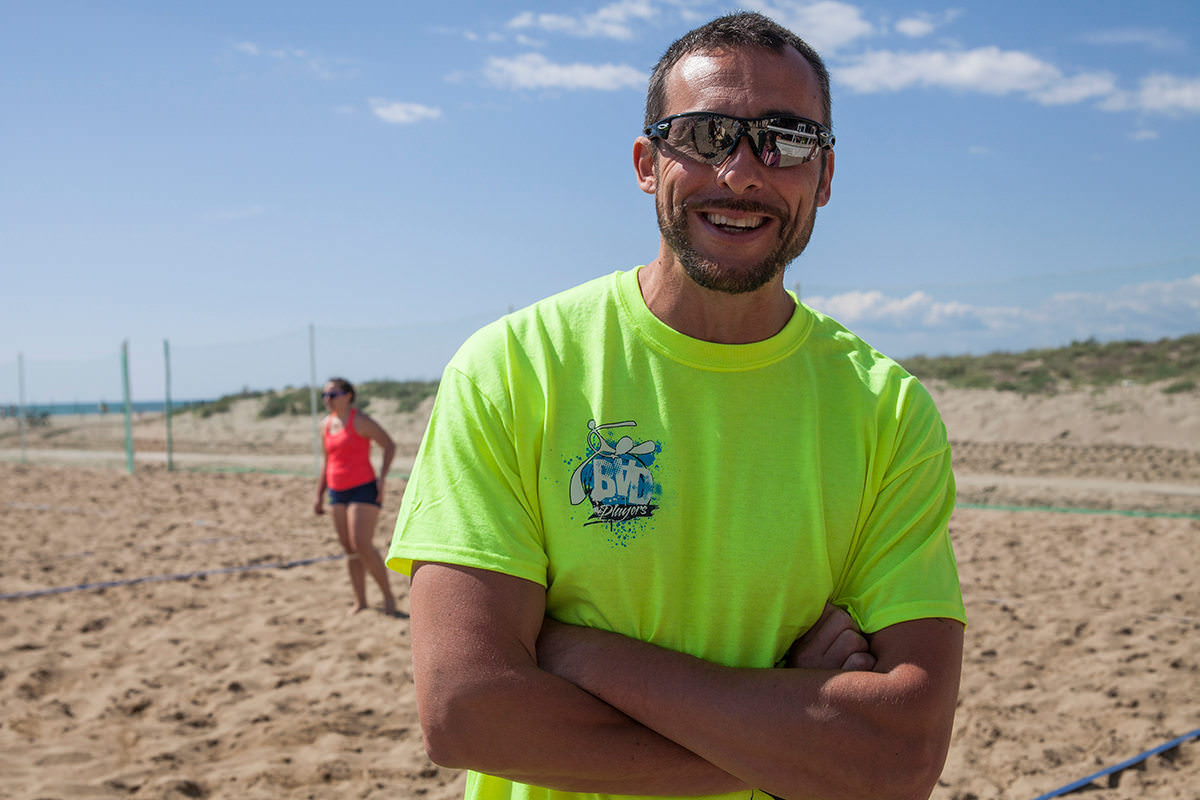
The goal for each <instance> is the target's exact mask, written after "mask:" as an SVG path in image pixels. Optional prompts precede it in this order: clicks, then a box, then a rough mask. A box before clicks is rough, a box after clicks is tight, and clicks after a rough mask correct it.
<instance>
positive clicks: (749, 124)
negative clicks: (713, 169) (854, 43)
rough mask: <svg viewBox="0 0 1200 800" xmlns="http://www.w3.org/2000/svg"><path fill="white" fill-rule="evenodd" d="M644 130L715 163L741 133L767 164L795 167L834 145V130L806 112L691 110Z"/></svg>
mask: <svg viewBox="0 0 1200 800" xmlns="http://www.w3.org/2000/svg"><path fill="white" fill-rule="evenodd" d="M645 134H646V135H647V136H649V137H650V138H651V139H661V140H662V141H663V142H664V143H665V144H666V145H667V146H668V147H670V148H671V149H672V150H675V151H677V152H679V153H680V154H682V155H684V156H686V157H688V158H690V159H692V160H693V161H700V162H702V163H704V164H712V165H713V166H716V165H718V164H723V163H724V162H725V159H727V158H729V156H730V154H732V153H733V151H734V150H735V149H736V148H737V146H738V142H740V141H741V140H742V137H743V136H745V137H747V138H748V139H749V140H750V147H751V148H752V149H753V150H754V154H755V155H756V156H758V160H759V161H761V162H762V163H763V164H764V165H766V166H768V167H794V166H796V165H798V164H804V163H805V162H808V161H811V160H812V159H813V158H815V157H816V155H817V153H819V152H820V151H821V150H832V149H833V132H832V131H830V130H829V128H826V127H825V126H824V125H822V124H821V123H819V122H814V121H813V120H811V119H805V118H804V117H789V116H776V117H759V118H758V119H744V118H742V117H730V116H727V115H725V114H714V113H712V112H709V111H689V112H687V113H686V114H675V115H674V116H670V117H667V118H665V119H660V120H659V121H658V122H656V123H654V124H653V125H651V126H650V127H648V128H646V130H645Z"/></svg>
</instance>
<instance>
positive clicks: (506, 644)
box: [410, 562, 546, 677]
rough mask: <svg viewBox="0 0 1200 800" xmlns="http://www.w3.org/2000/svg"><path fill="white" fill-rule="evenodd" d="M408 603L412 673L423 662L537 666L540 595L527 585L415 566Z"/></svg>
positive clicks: (494, 575) (452, 568)
mask: <svg viewBox="0 0 1200 800" xmlns="http://www.w3.org/2000/svg"><path fill="white" fill-rule="evenodd" d="M410 603H411V609H412V637H413V664H414V670H420V669H421V668H422V666H424V665H423V664H422V665H420V666H419V662H424V661H425V660H426V659H457V660H458V663H460V664H463V665H464V666H465V665H466V664H467V663H474V662H475V661H476V660H480V661H482V662H484V663H485V664H486V663H496V662H497V660H498V659H499V660H500V661H507V660H508V659H517V660H521V659H524V660H525V661H526V662H527V663H536V661H537V658H536V655H535V650H534V646H535V644H536V642H537V635H538V631H539V630H540V629H541V625H542V617H543V616H544V614H545V608H546V590H545V589H544V588H543V587H542V586H540V585H538V584H536V583H534V582H532V581H527V580H524V579H522V578H516V577H513V576H511V575H506V574H504V573H500V572H493V571H490V570H485V569H478V568H474V567H463V566H457V565H454V564H442V563H434V562H418V563H416V564H414V565H413V572H412V586H411V589H410ZM418 677H419V676H418Z"/></svg>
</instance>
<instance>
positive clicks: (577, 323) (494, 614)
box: [388, 14, 965, 800]
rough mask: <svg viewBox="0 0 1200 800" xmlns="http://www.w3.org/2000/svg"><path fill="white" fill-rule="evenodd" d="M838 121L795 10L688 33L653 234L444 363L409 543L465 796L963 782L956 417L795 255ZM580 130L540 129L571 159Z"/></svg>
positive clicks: (867, 794)
mask: <svg viewBox="0 0 1200 800" xmlns="http://www.w3.org/2000/svg"><path fill="white" fill-rule="evenodd" d="M587 124H590V123H589V120H588V119H587V115H586V114H585V113H583V112H578V113H567V114H566V116H565V117H564V118H563V120H562V124H561V125H558V126H555V127H554V129H553V130H549V131H546V130H543V131H538V132H537V133H536V136H535V135H534V134H533V133H532V132H531V134H530V135H531V137H533V139H536V138H537V136H543V137H544V136H551V137H554V138H555V140H556V141H557V142H558V144H563V145H566V146H569V145H570V143H571V141H572V139H571V137H572V131H573V130H574V129H576V128H578V127H579V126H580V125H587ZM830 124H831V123H830V100H829V76H828V72H827V71H826V69H825V66H824V65H823V63H822V62H821V59H820V57H819V56H818V55H817V54H816V53H815V52H813V50H812V48H810V47H809V46H808V45H807V44H806V43H804V42H803V41H802V40H801V39H799V38H798V37H797V36H795V34H793V33H791V32H790V31H787V30H786V29H783V28H781V27H780V26H778V25H777V24H775V23H774V22H772V21H770V20H769V19H767V18H766V17H763V16H761V15H759V14H734V15H730V16H726V17H721V18H719V19H717V20H714V21H713V22H711V23H709V24H707V25H705V26H702V27H701V28H698V29H696V30H694V31H692V32H691V33H688V34H686V35H685V36H684V37H683V38H682V39H680V40H679V41H677V42H676V43H675V44H673V45H672V46H671V47H670V48H669V49H668V50H667V52H666V54H665V55H664V56H663V57H662V59H661V60H660V61H659V62H658V65H657V66H656V68H655V70H654V73H653V75H652V77H651V79H650V89H649V92H648V95H647V102H646V114H645V120H644V125H645V128H644V135H643V136H640V137H638V138H637V139H636V140H635V142H634V145H633V162H634V167H635V173H636V177H637V182H638V185H639V187H640V188H641V189H642V190H643V191H644V192H646V193H648V194H651V195H653V196H654V197H655V205H656V211H657V214H658V220H659V230H660V233H661V237H660V244H659V250H658V253H657V256H656V257H655V258H654V259H653V260H652V261H650V262H649V263H648V264H646V265H645V266H642V267H639V268H636V269H633V270H630V271H625V272H616V273H614V274H611V275H608V276H605V277H602V278H598V279H595V280H593V281H590V282H588V283H586V284H584V285H582V286H579V287H576V288H574V289H570V290H568V291H566V292H563V293H561V294H558V295H555V296H554V297H551V298H549V299H547V300H543V301H541V302H539V303H536V304H534V305H533V306H531V307H530V308H527V309H524V310H521V311H517V312H515V313H512V314H509V315H507V316H506V317H504V318H502V319H500V320H498V321H497V322H495V323H492V324H491V325H489V326H487V327H485V328H484V329H482V330H481V331H479V332H478V333H476V334H475V335H474V336H472V337H471V338H470V339H469V340H468V341H467V343H466V344H464V345H463V347H462V348H461V349H460V350H459V352H458V353H457V354H456V355H455V356H454V358H453V359H452V360H451V362H450V364H449V365H448V366H447V368H446V370H445V373H444V375H443V377H442V381H441V385H440V388H439V390H438V394H437V400H436V402H435V405H434V409H433V412H432V416H431V419H430V422H429V427H428V429H427V431H426V433H425V437H424V439H423V441H422V443H421V449H420V452H419V454H418V456H417V462H416V464H415V466H414V468H413V473H412V476H411V478H410V481H409V483H408V488H407V489H406V491H405V494H404V498H403V501H402V504H401V509H400V515H399V519H398V520H397V523H396V531H395V535H394V538H393V540H392V546H391V549H390V551H389V554H388V564H389V566H390V567H392V568H394V569H396V570H398V571H401V572H407V573H410V574H411V576H412V585H411V591H410V601H411V614H412V629H411V632H412V657H413V676H414V680H415V684H416V692H417V708H418V711H419V713H420V717H421V725H422V730H423V733H424V737H425V746H426V749H427V751H428V753H429V755H430V758H432V759H433V761H435V762H436V763H438V764H442V765H445V766H448V767H454V768H467V769H468V770H470V772H469V773H468V776H467V783H466V787H467V788H466V792H467V796H468V797H469V798H487V799H488V800H491V799H492V798H540V799H542V800H547V799H548V798H554V799H555V800H565V798H569V797H576V796H578V795H576V794H574V793H599V794H601V795H608V794H612V795H638V796H660V795H672V796H681V795H686V796H720V797H722V798H731V797H736V798H741V799H742V800H750V799H751V798H754V799H755V800H766V799H767V797H768V796H778V797H784V798H801V797H802V798H835V797H836V798H871V800H901V799H903V800H915V799H916V798H925V797H928V795H929V793H930V792H931V791H932V789H933V787H934V785H935V784H936V782H937V778H938V776H939V774H940V773H941V770H942V766H943V764H944V760H945V757H946V752H947V748H948V747H949V741H950V732H951V728H952V723H953V719H954V709H955V705H956V701H957V695H958V682H959V673H960V670H961V661H962V646H963V625H964V622H965V614H964V609H963V602H962V593H961V591H960V588H959V582H958V573H957V566H956V564H955V559H954V553H953V550H952V548H951V544H950V537H949V532H948V524H949V520H950V515H951V511H952V510H953V508H954V479H953V476H952V474H951V468H950V447H949V443H948V441H947V438H946V430H945V427H944V425H943V424H942V420H941V417H940V416H939V414H938V412H937V409H936V408H935V407H934V405H933V401H932V399H931V398H930V396H929V394H928V392H926V391H925V389H924V388H923V387H922V386H921V385H920V384H919V383H918V382H917V381H916V379H914V378H913V377H912V376H911V375H909V374H908V373H907V372H905V371H904V370H903V368H901V367H900V365H898V364H897V363H896V362H895V361H893V360H891V359H889V358H887V357H886V356H884V355H882V354H880V353H879V352H877V351H876V350H874V349H873V348H871V347H870V346H869V345H867V344H866V343H864V342H863V341H862V340H861V339H860V338H858V337H857V336H855V335H854V334H853V333H851V332H850V331H848V330H847V329H846V328H844V327H843V326H841V325H840V324H839V323H837V322H835V321H834V320H832V319H830V318H829V317H827V316H825V315H824V314H821V313H819V312H817V311H814V310H813V309H811V308H809V307H807V306H805V305H804V304H803V303H801V302H799V300H798V299H797V298H796V297H795V295H793V294H791V293H790V292H788V291H787V290H786V288H785V285H784V268H785V267H786V265H787V264H788V263H789V262H790V261H792V260H793V259H794V258H796V257H797V256H798V255H800V253H801V252H802V251H803V250H804V248H805V245H806V244H807V242H808V238H809V234H810V233H811V231H812V227H813V223H814V220H815V216H816V210H817V208H818V207H819V206H823V205H825V204H826V203H827V202H828V201H829V197H830V186H831V181H832V178H833V167H834V154H833V145H834V137H833V134H832V132H831V130H830ZM533 139H531V142H532V141H533ZM860 141H862V139H861V138H860ZM560 149H561V148H556V147H555V148H538V147H536V146H534V145H532V144H531V147H530V150H529V152H528V153H526V154H525V155H526V156H528V157H530V158H533V159H534V160H535V161H536V160H538V159H541V160H542V161H543V162H546V160H547V159H550V161H549V162H546V163H543V164H541V167H542V168H546V169H562V167H563V164H562V163H555V162H554V161H553V159H554V158H555V157H556V154H557V153H558V152H559V150H560ZM576 155H577V156H578V157H579V158H587V157H588V154H587V153H584V152H580V153H577V154H576ZM564 174H566V173H564ZM605 219H609V217H606V216H605V215H604V214H603V212H602V210H601V213H600V214H599V215H598V216H597V220H605ZM598 224H603V222H598ZM613 235H620V232H619V231H614V232H613ZM560 792H561V793H560ZM587 797H589V798H593V800H594V798H595V795H594V794H587Z"/></svg>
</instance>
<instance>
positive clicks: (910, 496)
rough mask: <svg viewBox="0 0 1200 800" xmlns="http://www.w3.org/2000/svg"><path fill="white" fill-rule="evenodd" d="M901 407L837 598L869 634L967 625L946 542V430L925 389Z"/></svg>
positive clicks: (949, 477) (950, 504) (950, 496)
mask: <svg viewBox="0 0 1200 800" xmlns="http://www.w3.org/2000/svg"><path fill="white" fill-rule="evenodd" d="M914 384H915V382H914ZM904 405H905V406H906V408H905V409H904V412H903V413H902V414H900V415H899V420H898V422H897V424H896V426H895V427H894V428H893V430H894V433H889V435H888V436H887V437H885V438H886V441H885V443H884V447H883V448H881V452H882V457H881V463H880V465H879V471H878V476H877V477H874V478H873V481H872V488H873V495H872V497H871V499H870V500H868V501H866V502H864V508H863V510H862V524H861V525H860V528H859V534H858V536H857V537H856V546H855V548H854V552H853V555H852V558H851V560H850V563H849V566H848V569H847V571H846V574H845V575H844V576H843V580H842V582H841V585H840V586H839V587H838V589H837V590H836V593H835V602H837V603H838V604H839V605H844V606H845V607H847V608H848V609H849V610H850V613H851V615H852V616H854V618H855V621H856V622H857V623H858V624H859V626H860V627H861V628H862V630H864V631H866V632H869V633H873V632H875V631H878V630H880V629H882V628H886V627H888V626H889V625H894V624H896V623H898V622H905V621H908V620H913V619H927V618H931V617H946V618H949V619H956V620H958V621H960V622H963V623H965V622H966V612H965V609H964V606H963V601H962V590H961V588H960V585H959V580H958V567H957V564H956V561H955V557H954V549H953V546H952V544H951V541H950V531H949V525H950V515H951V513H952V512H953V511H954V501H955V488H954V474H953V472H952V470H951V458H950V445H949V442H948V441H947V438H946V429H945V426H944V425H943V424H942V421H941V418H940V416H939V415H938V413H937V410H936V408H934V405H933V401H932V399H930V398H929V396H928V394H927V393H926V392H925V390H924V388H923V387H920V386H919V385H916V386H915V389H914V390H913V391H912V392H910V394H909V396H908V398H907V402H906V403H905V404H904Z"/></svg>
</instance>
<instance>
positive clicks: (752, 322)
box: [638, 255, 796, 344]
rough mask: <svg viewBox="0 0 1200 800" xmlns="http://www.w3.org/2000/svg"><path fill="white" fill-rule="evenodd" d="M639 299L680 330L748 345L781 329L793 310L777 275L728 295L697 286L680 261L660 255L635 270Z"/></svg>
mask: <svg viewBox="0 0 1200 800" xmlns="http://www.w3.org/2000/svg"><path fill="white" fill-rule="evenodd" d="M638 284H639V287H640V288H641V290H642V298H643V299H644V300H645V301H646V307H647V308H649V309H650V313H652V314H654V316H656V317H658V318H659V319H660V320H662V322H663V323H665V324H666V325H668V326H670V327H671V328H674V329H675V330H677V331H679V332H680V333H682V334H684V335H686V336H691V337H692V338H693V339H700V340H702V341H706V342H716V343H718V344H749V343H750V342H761V341H763V340H764V339H770V338H771V337H772V336H774V335H775V334H777V333H779V332H780V331H781V330H783V328H784V326H785V325H787V323H788V320H790V319H791V318H792V314H793V313H794V312H795V310H796V304H795V301H793V300H792V298H791V296H790V295H789V294H788V293H787V291H786V290H785V289H784V288H783V275H782V274H780V275H779V276H778V277H776V278H775V279H774V280H772V281H771V282H770V283H768V284H766V285H765V286H763V287H761V288H760V289H756V290H755V291H753V292H746V293H744V294H728V293H726V292H718V291H713V290H712V289H706V288H704V287H703V286H700V285H699V284H697V283H696V282H695V281H693V280H692V279H691V278H689V277H688V276H687V275H686V274H685V273H684V271H683V268H682V266H680V265H679V264H678V263H677V262H675V261H674V260H673V259H670V258H669V257H668V258H666V259H664V258H663V256H662V255H660V256H659V257H658V258H656V259H655V260H654V261H651V262H650V263H649V264H647V265H646V266H644V267H642V269H641V271H640V272H639V273H638Z"/></svg>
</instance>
